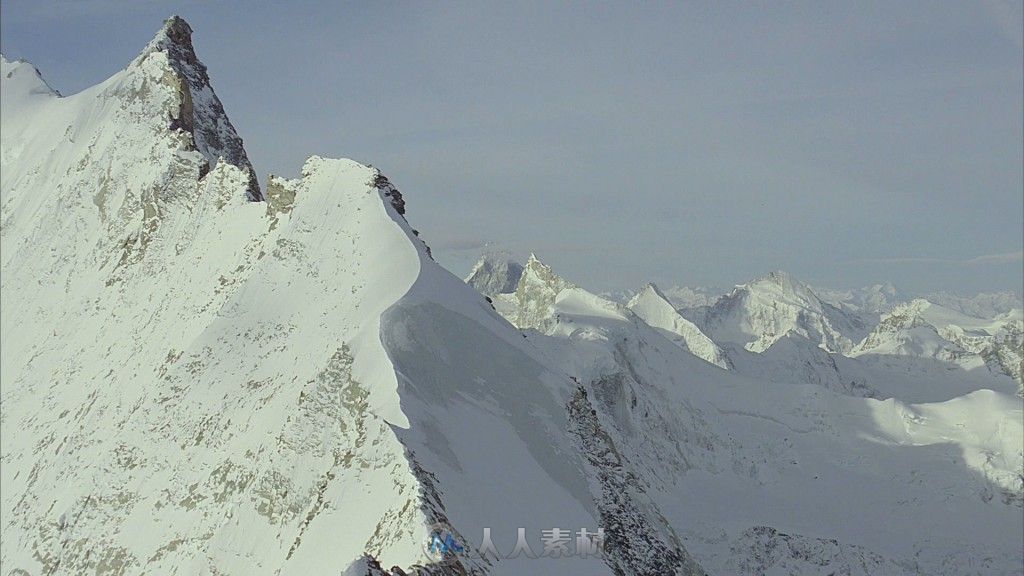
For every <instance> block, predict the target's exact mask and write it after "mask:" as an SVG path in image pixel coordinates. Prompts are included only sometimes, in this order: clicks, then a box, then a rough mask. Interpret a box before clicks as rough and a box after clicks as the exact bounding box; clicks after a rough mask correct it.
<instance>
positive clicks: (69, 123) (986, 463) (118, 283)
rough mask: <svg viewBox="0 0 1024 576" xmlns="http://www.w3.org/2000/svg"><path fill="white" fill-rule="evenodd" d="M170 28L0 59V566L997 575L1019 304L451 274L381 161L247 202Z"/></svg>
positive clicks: (236, 157)
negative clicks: (69, 90) (33, 58)
mask: <svg viewBox="0 0 1024 576" xmlns="http://www.w3.org/2000/svg"><path fill="white" fill-rule="evenodd" d="M191 33H192V31H191V29H190V28H189V26H188V24H186V23H185V22H184V20H182V19H180V18H177V17H173V18H171V19H169V20H168V21H167V22H165V24H164V26H163V28H162V29H161V30H160V31H159V32H158V33H157V35H156V37H155V38H154V39H153V41H152V42H150V44H149V45H147V46H146V47H145V48H144V49H143V51H142V53H141V54H140V55H139V56H138V57H137V58H135V59H134V60H133V61H132V62H131V63H130V64H129V65H128V66H127V67H126V68H125V69H124V70H123V71H121V72H119V73H117V74H115V75H114V76H112V77H111V78H109V79H107V80H106V81H104V82H102V83H100V84H98V85H97V86H94V87H92V88H90V89H87V90H85V91H83V92H81V93H79V94H75V95H71V96H62V95H60V94H58V93H57V92H55V91H54V90H52V89H50V87H49V86H48V85H47V84H46V82H45V81H43V79H42V77H41V76H40V74H39V73H38V71H37V70H36V69H35V68H34V67H33V66H32V65H31V64H28V63H26V62H10V61H8V60H6V59H2V60H0V87H2V93H0V105H2V121H3V126H2V128H3V129H2V132H0V135H2V137H0V240H2V250H0V265H2V269H0V290H2V293H0V297H2V302H3V314H2V319H0V340H2V344H3V345H2V351H0V352H2V354H0V426H2V431H3V433H2V435H0V486H2V491H0V531H2V532H0V535H2V538H0V563H2V565H3V570H4V574H33V575H35V574H84V573H95V574H279V575H287V574H296V575H305V574H346V575H347V576H384V575H389V576H397V575H399V574H420V575H457V574H458V575H465V574H474V575H485V574H486V575H524V574H530V575H543V574H552V575H556V574H557V575H580V576H589V575H594V574H616V575H654V574H657V575H664V574H679V575H700V574H723V575H724V574H750V575H755V574H756V575H762V574H778V575H783V574H786V575H789V574H808V575H811V574H813V575H818V574H820V575H823V576H824V575H827V574H850V575H868V574H893V575H911V574H913V575H924V574H928V575H931V574H1020V573H1021V570H1022V565H1024V552H1022V548H1021V542H1022V540H1024V510H1022V508H1024V413H1022V395H1024V394H1022V390H1024V389H1022V384H1021V381H1022V374H1021V367H1022V358H1024V317H1022V312H1021V309H1020V306H1019V301H1016V304H1017V305H1016V306H1013V304H1014V302H1015V301H1014V300H1013V296H1012V295H998V296H992V297H986V298H985V299H983V300H979V301H976V302H975V301H968V300H965V299H957V298H955V297H952V296H949V295H946V296H944V297H943V301H944V302H946V303H947V304H949V306H942V305H940V303H938V302H932V301H930V300H927V299H907V298H905V297H904V296H902V295H901V294H900V293H899V292H898V291H896V290H895V289H894V288H892V287H888V286H876V287H873V288H871V289H867V290H865V291H861V292H856V293H855V292H852V291H851V292H841V291H825V290H821V289H817V288H811V287H809V286H807V285H806V284H803V283H801V282H800V281H799V280H797V279H795V278H793V277H792V276H790V275H788V274H785V273H772V274H769V275H768V276H766V277H764V278H761V279H758V280H755V281H752V282H750V283H747V284H743V285H740V286H737V287H736V288H735V289H734V290H733V291H731V292H730V293H729V294H726V295H723V296H722V297H720V298H716V297H713V296H712V295H710V294H709V293H708V292H707V291H706V290H689V289H682V288H672V289H670V290H667V291H665V292H663V291H661V290H659V289H658V288H657V287H655V286H654V285H648V286H646V287H645V288H644V289H642V290H640V291H639V292H637V293H635V294H633V295H632V296H631V298H628V299H627V300H628V302H625V303H623V302H616V301H613V300H611V299H609V298H605V297H602V296H599V295H596V294H593V293H591V292H589V291H587V290H586V289H584V288H582V287H580V286H577V285H575V284H574V283H572V282H571V281H569V280H566V279H563V278H562V277H560V276H559V275H558V274H557V273H556V272H555V271H554V270H553V269H551V268H550V267H548V266H547V265H545V264H543V263H542V262H541V260H540V259H539V258H537V257H536V256H531V257H530V258H529V260H528V261H527V262H526V263H525V264H519V263H516V262H514V261H510V260H508V259H507V258H484V259H483V260H481V262H480V263H479V264H478V265H477V266H476V267H475V268H474V269H473V271H472V272H471V273H470V275H469V277H467V279H466V281H462V280H460V279H459V278H457V277H455V276H453V275H452V274H451V273H449V272H448V271H446V270H445V269H443V268H442V267H441V266H439V265H438V264H437V263H436V262H434V260H433V259H432V257H431V254H430V249H429V248H428V246H427V244H425V243H424V242H423V241H422V240H420V238H419V237H418V235H417V233H416V232H415V231H414V230H413V229H412V228H411V227H410V226H409V223H408V222H407V220H406V200H407V198H406V197H403V195H402V193H401V192H399V191H398V189H397V188H396V187H395V185H393V184H392V183H391V182H390V181H388V179H387V178H386V177H385V176H384V175H383V174H382V173H381V172H380V171H379V170H377V169H376V168H372V167H369V166H365V165H362V164H359V163H357V162H354V161H352V160H343V159H328V158H321V157H316V156H314V157H311V158H309V160H307V161H306V163H305V165H304V166H303V167H302V168H301V172H300V174H299V175H298V177H296V178H294V179H289V178H282V177H277V176H271V177H270V178H269V179H268V181H267V183H266V186H265V189H261V187H260V186H259V183H258V181H257V178H256V173H255V171H254V169H253V167H252V165H251V164H250V162H249V160H248V157H247V156H246V153H245V149H244V146H243V143H242V140H241V138H240V137H239V136H238V134H237V132H236V130H235V128H234V127H233V125H232V124H231V122H230V121H229V119H228V117H227V115H226V112H225V111H224V109H223V106H222V105H221V103H220V101H219V100H218V99H217V97H216V95H215V93H214V91H213V88H212V85H211V81H210V77H209V74H208V72H207V69H206V67H205V66H204V65H203V64H202V63H201V62H200V61H199V60H198V58H197V57H196V54H195V53H194V50H193V47H192V44H191ZM410 204H413V205H414V202H410ZM410 217H412V215H410ZM666 294H668V295H666ZM954 308H955V309H954ZM519 529H522V532H523V534H524V537H523V542H522V543H523V544H525V545H527V546H529V548H530V550H531V551H532V554H520V555H518V556H516V557H509V556H510V553H511V552H513V549H514V547H515V546H516V545H517V531H518V530H519ZM552 529H561V530H564V531H565V532H566V533H568V534H570V537H567V538H566V540H565V543H566V545H567V546H568V550H569V551H570V553H568V554H567V555H562V557H557V558H556V557H551V556H553V554H548V553H546V552H547V551H548V550H549V548H550V546H551V545H552V541H553V537H552V536H551V535H550V530H552ZM598 529H601V530H602V533H603V536H604V550H603V553H602V554H597V555H595V554H589V555H582V554H576V553H571V551H573V544H574V540H573V539H574V538H575V536H576V534H577V533H578V532H579V531H581V530H583V531H585V530H590V531H591V532H595V531H597V530H598ZM439 531H440V532H442V533H444V534H446V535H449V536H451V538H452V539H453V541H457V542H461V543H463V544H465V549H464V550H462V551H459V552H457V553H446V554H442V553H438V552H436V551H431V550H429V549H428V545H429V543H430V542H431V537H432V536H433V535H435V534H437V533H438V532H439ZM545 531H549V532H548V535H547V536H545ZM488 533H489V534H490V535H491V537H492V538H493V544H494V551H493V552H487V551H481V550H480V549H479V548H478V545H479V544H480V543H481V540H482V538H483V536H484V535H485V534H488ZM531 555H532V556H543V557H539V558H533V557H530V556H531Z"/></svg>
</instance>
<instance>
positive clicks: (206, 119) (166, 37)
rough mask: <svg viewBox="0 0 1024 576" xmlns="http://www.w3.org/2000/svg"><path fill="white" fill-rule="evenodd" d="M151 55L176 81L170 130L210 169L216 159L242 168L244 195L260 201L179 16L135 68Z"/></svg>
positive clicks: (248, 166)
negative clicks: (160, 58)
mask: <svg viewBox="0 0 1024 576" xmlns="http://www.w3.org/2000/svg"><path fill="white" fill-rule="evenodd" d="M154 53H163V54H165V55H166V57H167V64H168V65H169V67H170V68H171V70H172V71H173V73H174V74H175V76H177V77H178V79H179V80H180V82H179V93H180V96H181V106H180V108H181V109H180V111H179V114H178V117H177V118H172V119H171V126H170V127H171V128H172V129H178V130H182V131H184V132H187V133H189V134H191V135H192V140H193V142H194V144H195V148H196V150H198V151H199V152H200V153H202V154H203V156H205V157H206V159H207V162H208V163H209V165H210V167H211V168H212V167H213V166H215V165H216V164H217V162H218V161H219V159H221V158H223V159H224V161H225V162H227V163H229V164H232V165H234V166H237V167H239V168H242V169H243V170H246V171H247V172H248V173H249V185H248V190H247V192H246V195H247V196H248V198H249V199H250V200H252V201H261V200H263V194H262V192H261V191H260V187H259V182H258V181H257V179H256V173H255V171H254V170H253V168H252V164H251V163H250V162H249V157H248V156H247V155H246V153H245V148H244V147H243V145H242V139H241V138H240V137H239V136H238V133H237V132H236V131H235V127H234V126H233V125H232V124H231V121H230V120H229V119H228V116H227V114H226V113H225V112H224V106H223V105H222V104H221V102H220V99H219V98H217V95H216V94H215V93H214V91H213V88H212V87H211V85H210V76H209V75H208V74H207V70H206V66H205V65H204V64H203V63H202V62H200V61H199V58H198V57H197V56H196V53H195V48H194V47H193V46H192V28H191V27H190V26H189V25H188V22H185V20H184V19H183V18H181V17H180V16H171V17H170V18H168V19H167V20H165V21H164V25H163V28H161V29H160V31H159V32H157V34H156V36H154V37H153V40H151V41H150V42H149V44H147V45H146V47H145V48H144V49H143V50H142V53H141V54H139V56H138V58H136V59H135V61H134V62H133V65H139V64H140V63H141V62H143V61H144V60H146V59H147V58H150V57H152V55H153V54H154Z"/></svg>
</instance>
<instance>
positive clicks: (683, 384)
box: [510, 259, 1024, 574]
mask: <svg viewBox="0 0 1024 576" xmlns="http://www.w3.org/2000/svg"><path fill="white" fill-rule="evenodd" d="M531 276H534V277H532V278H531ZM517 295H518V296H519V298H518V300H517V301H518V304H519V305H520V306H521V308H522V309H521V310H520V311H518V312H513V313H512V314H511V315H510V318H512V319H513V320H515V319H517V318H523V319H526V320H527V321H528V322H529V323H530V324H531V326H532V327H533V328H539V330H540V332H537V331H535V330H533V329H530V330H527V331H526V334H527V336H528V338H527V341H528V342H531V343H534V344H535V345H536V346H537V347H538V348H539V349H541V350H543V351H545V353H547V354H548V355H549V356H550V357H551V359H552V361H554V362H556V363H560V364H561V365H563V366H565V367H566V370H567V371H568V372H569V373H571V374H574V375H576V377H577V378H578V379H579V381H580V382H581V386H582V388H583V389H584V390H586V391H587V392H588V393H589V398H591V401H592V405H593V406H594V407H595V410H596V415H597V418H598V419H599V421H600V422H601V423H602V424H603V426H604V428H605V430H606V431H607V432H608V434H609V435H610V437H611V438H613V440H614V441H615V443H616V445H617V446H619V447H620V454H621V457H622V459H623V460H624V461H627V462H629V463H630V464H631V469H632V472H633V473H634V474H636V476H637V478H638V481H639V482H640V483H641V485H642V486H643V489H644V493H645V494H646V495H647V496H648V497H649V498H651V499H652V501H653V502H654V503H655V505H656V506H657V507H658V509H659V510H660V512H661V513H662V514H664V515H665V518H666V520H667V521H668V523H669V524H670V525H671V526H672V527H673V528H674V529H675V531H676V534H677V536H678V537H679V538H681V540H682V542H683V543H684V544H685V545H686V547H687V548H688V549H689V550H690V552H691V553H692V554H693V555H694V557H695V558H696V560H697V561H699V562H700V563H701V564H702V565H703V566H704V567H705V568H707V569H708V570H709V571H710V572H711V573H721V574H736V573H740V574H827V573H844V574H945V573H955V574H961V573H964V574H973V573H986V574H1014V573H1017V572H1018V571H1019V567H1020V563H1021V561H1022V557H1021V550H1020V547H1019V541H1020V539H1021V537H1022V536H1024V526H1022V523H1021V521H1020V506H1021V505H1022V496H1021V494H1022V485H1021V476H1020V474H1019V470H1020V467H1021V465H1022V459H1024V454H1022V447H1021V446H1020V445H1019V438H1020V436H1021V434H1024V429H1022V424H1021V406H1020V400H1019V399H1017V398H1014V397H1013V396H1011V395H1008V394H1005V393H1000V392H992V391H990V390H979V391H976V392H973V393H970V394H968V395H966V396H963V397H960V398H955V399H952V400H949V401H947V402H941V403H928V404H909V403H905V402H902V401H899V400H896V399H888V400H884V401H880V400H875V399H872V398H857V397H851V393H850V391H842V392H844V393H843V394H835V393H834V392H831V391H829V390H827V389H825V387H822V386H819V385H809V384H799V383H792V382H787V381H785V380H780V381H776V382H772V381H769V380H766V379H760V378H759V379H751V378H747V377H744V376H739V375H734V374H733V373H732V372H726V371H722V370H720V369H719V368H717V367H714V366H709V365H708V364H707V363H705V362H701V361H697V360H695V359H694V358H693V357H692V356H691V355H690V354H688V353H686V352H685V351H683V350H682V349H681V348H680V347H678V346H677V345H675V344H674V343H672V342H671V341H670V340H669V339H667V338H666V337H665V335H664V332H661V331H658V330H655V329H653V328H651V327H649V326H647V324H645V323H643V322H641V321H639V319H638V318H636V317H635V316H633V315H630V314H625V313H624V312H623V310H622V309H621V308H620V307H618V306H617V305H616V304H614V303H612V302H609V301H606V300H603V299H601V298H599V297H597V296H594V295H591V294H587V293H586V292H585V291H583V290H581V289H579V288H578V287H575V286H573V285H572V284H571V283H570V282H568V281H566V280H563V279H561V278H559V277H558V276H557V275H556V274H555V273H554V272H553V271H552V270H551V269H550V268H548V267H546V266H543V265H542V264H540V263H539V262H538V261H536V260H535V259H534V261H532V262H531V263H530V264H529V265H528V266H527V269H526V272H525V273H524V275H523V279H522V280H521V282H520V289H519V290H517ZM542 310H546V311H547V314H546V316H544V315H543V314H541V313H540V311H542ZM521 328H527V326H521ZM783 341H793V342H799V343H800V344H801V345H806V350H807V351H817V353H819V354H820V355H822V356H824V357H826V358H831V357H835V355H832V354H829V353H828V352H826V351H825V350H821V349H820V348H818V347H816V346H814V345H813V344H812V343H810V342H808V341H807V340H806V339H804V338H803V337H800V336H797V335H793V336H791V337H788V338H786V339H784V340H780V343H781V342H783ZM772 348H773V349H774V348H775V347H774V346H773V347H772ZM743 352H744V353H745V354H746V356H744V357H757V358H761V357H762V356H764V355H761V354H753V353H750V352H747V351H743ZM764 354H765V355H771V354H773V350H772V349H770V350H769V351H767V352H765V353H764ZM787 356H788V355H787ZM838 358H842V357H841V356H839V357H838ZM844 360H847V361H850V362H855V361H854V360H852V359H844ZM782 373H784V372H783V371H780V374H782Z"/></svg>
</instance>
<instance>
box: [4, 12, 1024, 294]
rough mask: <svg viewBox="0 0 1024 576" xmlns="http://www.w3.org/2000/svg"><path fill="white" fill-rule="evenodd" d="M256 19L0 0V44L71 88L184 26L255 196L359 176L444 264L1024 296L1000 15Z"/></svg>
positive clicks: (640, 278) (600, 276) (1016, 36)
mask: <svg viewBox="0 0 1024 576" xmlns="http://www.w3.org/2000/svg"><path fill="white" fill-rule="evenodd" d="M254 4H255V3H232V2H217V3H206V2H108V1H89V0H75V1H69V2H40V1H31V2H30V1H25V0H4V2H3V4H2V8H0V16H2V18H0V26H2V36H0V44H2V50H3V52H4V54H5V55H7V56H8V57H14V58H19V57H20V58H25V59H28V60H30V61H31V62H33V63H34V64H35V65H36V66H37V67H39V68H40V70H41V71H42V73H43V75H44V77H45V78H46V79H47V80H48V81H49V82H50V84H51V85H53V86H54V87H55V88H57V89H59V90H61V91H62V92H64V93H73V92H76V91H78V90H81V89H82V88H85V87H87V86H89V85H91V84H94V83H96V82H99V81H101V80H103V79H104V78H106V77H107V76H109V75H110V74H112V73H114V72H116V71H117V70H119V69H120V68H122V67H123V66H124V65H125V64H126V63H127V62H128V61H130V60H131V59H132V58H133V57H134V56H135V54H137V53H138V51H139V50H140V49H141V48H142V46H143V45H145V43H146V42H147V41H148V40H149V39H150V38H151V37H152V35H153V34H154V32H155V31H156V30H157V29H158V28H159V26H160V24H161V22H162V20H163V18H165V17H166V16H168V15H170V14H172V13H178V14H181V15H182V16H184V17H185V18H186V19H187V20H188V21H189V22H190V23H191V25H192V27H193V28H194V29H195V34H194V37H193V40H194V43H195V45H196V48H197V51H198V53H199V57H200V58H201V59H202V60H203V61H204V62H205V63H206V64H207V66H208V67H209V69H210V75H211V77H212V79H213V83H214V88H215V89H216V90H217V93H218V94H219V95H220V97H221V99H222V100H223V102H224V105H225V107H226V108H227V111H228V114H229V115H230V116H231V118H232V120H233V121H234V123H235V125H236V127H237V128H238V130H239V132H240V133H241V135H242V136H243V138H244V139H245V142H246V147H247V149H248V151H249V155H250V157H251V158H252V160H253V162H254V164H255V165H256V168H257V170H258V171H259V172H260V178H261V181H265V179H266V175H267V173H274V174H281V175H286V176H294V175H297V173H298V171H299V168H300V166H301V164H302V162H303V160H304V159H305V157H307V156H309V155H311V154H320V155H325V156H343V157H351V158H354V159H356V160H360V161H363V162H368V163H372V164H374V165H375V166H378V167H380V168H381V169H382V170H383V171H384V172H385V174H387V175H388V176H389V177H390V178H391V180H392V181H393V182H394V183H395V184H396V185H397V186H398V187H399V188H400V189H401V190H402V191H403V193H404V194H405V196H406V198H407V200H408V206H409V217H410V220H411V222H412V223H413V225H414V226H415V227H417V228H419V229H420V230H421V232H422V233H423V236H424V238H426V240H427V241H428V243H430V244H431V245H432V246H433V247H434V252H435V254H436V255H437V256H438V258H439V260H441V261H442V263H444V264H446V265H448V266H449V267H451V268H452V269H454V270H455V271H456V272H459V273H462V272H464V271H465V269H466V268H468V266H469V264H470V261H471V260H472V259H473V258H474V257H475V256H476V255H477V254H478V253H479V251H480V249H481V246H483V245H484V243H493V244H494V245H496V246H498V247H503V248H507V249H510V250H511V251H513V252H514V253H518V254H521V255H525V254H527V253H528V252H530V251H535V252H537V254H538V255H539V256H540V257H541V258H542V259H543V260H545V261H547V262H549V263H550V264H552V265H553V266H555V268H556V269H557V270H558V271H559V272H561V273H562V274H563V275H564V276H566V277H568V278H570V279H572V280H575V281H577V282H579V283H581V284H583V285H585V286H588V287H590V288H594V289H614V288H624V287H630V286H635V285H638V284H640V283H642V282H644V281H647V280H654V281H656V282H658V283H659V284H663V285H670V284H689V285H696V284H715V285H731V284H733V283H736V282H741V281H744V280H746V279H748V278H750V277H753V276H756V275H760V274H762V273H764V272H767V271H769V270H773V269H784V270H788V271H790V272H793V273H794V274H796V275H797V276H798V277H801V278H803V279H805V280H807V281H810V282H811V283H815V284H820V285H832V286H837V287H850V286H856V285H864V284H870V283H875V282H880V281H884V280H891V281H893V282H894V283H896V285H897V286H900V287H902V288H904V289H905V290H909V291H929V290H957V291H961V292H968V293H969V292H976V291H980V290H1007V289H1009V290H1016V291H1018V293H1019V292H1020V291H1021V290H1022V286H1021V284H1022V282H1024V280H1022V277H1024V268H1022V266H1024V265H1022V262H1021V251H1022V249H1024V176H1022V157H1024V141H1022V130H1024V126H1022V122H1024V120H1022V101H1024V89H1022V84H1024V78H1022V67H1024V63H1022V44H1021V36H1022V22H1021V12H1022V9H1021V3H1020V2H1015V1H1013V0H1010V1H997V0H991V1H987V2H968V3H953V2H929V3H916V2H880V3H868V2H856V3H848V2H844V3H821V2H808V3H785V4H784V5H783V4H782V3H779V4H778V5H771V4H769V3H758V4H750V3H728V5H726V4H725V3H713V2H693V3H647V4H644V5H642V6H641V5H638V4H636V3H590V4H584V3H572V4H570V3H559V2H538V3H533V4H531V3H525V2H516V3H505V4H488V3H481V2H466V3H447V2H443V3H433V2H430V3H427V2H423V3H389V2H375V3H365V4H338V3H335V2H288V3H280V4H281V5H279V6H268V7H263V8H257V7H254Z"/></svg>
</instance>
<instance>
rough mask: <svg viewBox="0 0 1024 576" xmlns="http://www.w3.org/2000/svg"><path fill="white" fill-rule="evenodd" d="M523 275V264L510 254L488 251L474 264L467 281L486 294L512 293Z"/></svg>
mask: <svg viewBox="0 0 1024 576" xmlns="http://www.w3.org/2000/svg"><path fill="white" fill-rule="evenodd" d="M534 260H536V257H535V258H534ZM522 275H523V265H522V264H520V263H519V262H516V261H515V260H512V259H511V257H510V256H509V255H508V254H504V253H487V254H484V255H482V256H480V259H479V260H478V261H477V263H476V264H475V265H473V269H472V270H470V271H469V275H467V276H466V278H465V282H466V283H467V284H469V285H470V286H472V287H473V288H475V289H476V291H477V292H479V293H481V294H483V295H485V296H494V295H496V294H511V293H513V292H515V291H516V287H517V286H518V285H519V279H520V278H521V277H522Z"/></svg>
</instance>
